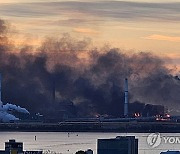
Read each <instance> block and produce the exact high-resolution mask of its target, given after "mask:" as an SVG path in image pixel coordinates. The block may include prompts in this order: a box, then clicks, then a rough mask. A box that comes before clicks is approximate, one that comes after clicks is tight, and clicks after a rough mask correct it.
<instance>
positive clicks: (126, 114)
mask: <svg viewBox="0 0 180 154" xmlns="http://www.w3.org/2000/svg"><path fill="white" fill-rule="evenodd" d="M124 117H128V79H127V78H126V79H125V82H124Z"/></svg>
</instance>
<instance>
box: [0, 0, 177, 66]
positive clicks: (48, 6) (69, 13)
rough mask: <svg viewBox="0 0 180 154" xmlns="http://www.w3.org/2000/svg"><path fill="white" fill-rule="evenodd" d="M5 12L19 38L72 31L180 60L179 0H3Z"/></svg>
mask: <svg viewBox="0 0 180 154" xmlns="http://www.w3.org/2000/svg"><path fill="white" fill-rule="evenodd" d="M0 15H1V16H0V17H1V18H3V19H6V20H8V21H10V22H11V23H12V24H13V26H14V27H13V28H14V29H15V30H16V32H18V34H19V37H16V41H17V42H18V43H20V44H21V43H24V42H28V43H32V44H35V45H37V44H39V42H41V39H42V37H44V36H46V35H56V36H57V35H58V34H62V33H64V32H67V33H70V34H71V35H73V36H77V37H80V36H83V37H84V36H85V37H90V38H92V40H93V42H94V44H96V45H97V44H103V43H107V44H110V45H112V46H116V47H120V48H123V49H128V50H130V49H133V50H135V51H136V52H138V51H149V52H153V53H156V54H158V55H162V56H167V55H168V56H169V57H171V58H172V59H173V62H174V63H175V64H176V65H180V30H179V27H180V1H179V0H161V1H156V0H149V1H148V2H147V1H146V0H126V1H120V0H113V1H108V0H107V1H106V0H98V1H95V0H84V1H83V0H66V1H65V0H6V1H4V0H0ZM23 38H24V39H23ZM29 38H31V40H30V39H29Z"/></svg>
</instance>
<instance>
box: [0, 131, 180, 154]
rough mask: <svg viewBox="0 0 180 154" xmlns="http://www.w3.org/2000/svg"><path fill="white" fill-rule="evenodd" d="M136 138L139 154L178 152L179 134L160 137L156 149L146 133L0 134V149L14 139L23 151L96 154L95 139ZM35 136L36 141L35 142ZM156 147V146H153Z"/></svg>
mask: <svg viewBox="0 0 180 154" xmlns="http://www.w3.org/2000/svg"><path fill="white" fill-rule="evenodd" d="M131 135H133V136H136V137H137V138H138V139H139V154H160V152H162V151H167V150H176V151H178V150H180V140H179V139H180V133H178V134H173V133H171V134H167V133H163V134H160V135H161V142H160V143H158V142H156V141H155V142H156V144H158V145H159V146H157V147H152V145H149V144H148V143H147V136H148V135H150V134H148V133H138V134H137V133H134V134H133V133H127V134H126V133H82V132H80V133H78V132H76V133H74V132H69V133H67V132H0V149H4V142H6V141H8V140H9V139H15V140H16V141H17V142H23V143H24V150H43V151H44V153H49V154H54V153H59V154H75V152H77V151H78V150H87V149H92V150H93V151H94V153H95V154H96V153H97V152H96V151H97V139H108V138H115V137H116V136H131ZM35 136H36V140H35ZM156 139H157V138H156ZM155 146H156V145H155Z"/></svg>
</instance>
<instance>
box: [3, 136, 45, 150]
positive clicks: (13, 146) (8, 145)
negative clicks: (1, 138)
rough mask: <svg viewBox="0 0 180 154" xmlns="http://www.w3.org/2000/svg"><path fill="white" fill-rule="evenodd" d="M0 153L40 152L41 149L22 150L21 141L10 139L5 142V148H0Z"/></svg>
mask: <svg viewBox="0 0 180 154" xmlns="http://www.w3.org/2000/svg"><path fill="white" fill-rule="evenodd" d="M0 154H42V151H23V143H22V142H16V141H15V140H14V139H12V140H9V142H5V150H0Z"/></svg>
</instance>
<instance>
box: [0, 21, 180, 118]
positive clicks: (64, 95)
mask: <svg viewBox="0 0 180 154" xmlns="http://www.w3.org/2000/svg"><path fill="white" fill-rule="evenodd" d="M7 33H8V29H7V26H6V22H5V21H3V20H0V72H1V73H2V75H3V94H2V95H3V101H4V102H13V103H15V104H17V105H21V106H23V107H25V108H27V109H28V110H29V111H30V112H41V113H43V114H44V115H46V114H51V113H53V111H54V110H58V113H59V112H62V111H64V107H62V106H61V105H59V104H61V103H62V102H63V103H62V104H66V105H67V106H68V105H69V106H73V107H72V108H71V107H70V108H69V111H70V110H73V111H72V112H71V113H73V114H74V115H76V116H81V117H82V116H90V115H98V114H100V115H102V114H103V115H112V116H120V115H122V114H123V103H124V79H125V78H126V77H127V78H128V79H129V82H130V84H129V88H130V102H131V103H133V102H137V101H139V102H143V103H145V104H158V105H164V106H167V107H169V108H170V107H171V108H172V109H173V112H178V111H175V110H179V109H180V105H179V103H180V102H179V100H180V95H179V93H180V81H179V80H178V78H174V77H173V76H172V75H171V72H170V71H169V70H168V69H167V68H166V67H165V63H164V61H163V60H162V59H160V58H159V57H156V56H155V55H152V54H150V53H143V52H142V53H138V54H126V53H125V51H121V50H119V49H106V48H104V49H90V43H91V42H90V40H89V39H84V40H76V39H73V38H72V37H71V36H70V35H68V34H64V35H63V36H62V37H60V38H47V39H46V40H45V41H44V42H43V43H42V45H41V46H40V47H39V48H38V49H37V51H36V52H31V49H32V48H31V47H28V46H26V47H23V48H22V49H20V50H19V51H16V52H12V51H14V50H15V47H13V45H12V44H11V42H10V41H9V40H8V37H7ZM54 89H55V93H56V101H55V102H54V101H53V90H54ZM60 102H61V103H60ZM140 104H141V103H140ZM172 104H173V105H172ZM136 107H137V109H136ZM67 108H68V107H67ZM131 108H132V112H141V113H142V114H143V112H145V109H147V108H148V107H146V108H145V107H144V106H143V107H142V105H140V106H139V107H138V105H137V106H136V105H135V108H133V107H131ZM144 108H145V109H144ZM151 109H152V108H151Z"/></svg>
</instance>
